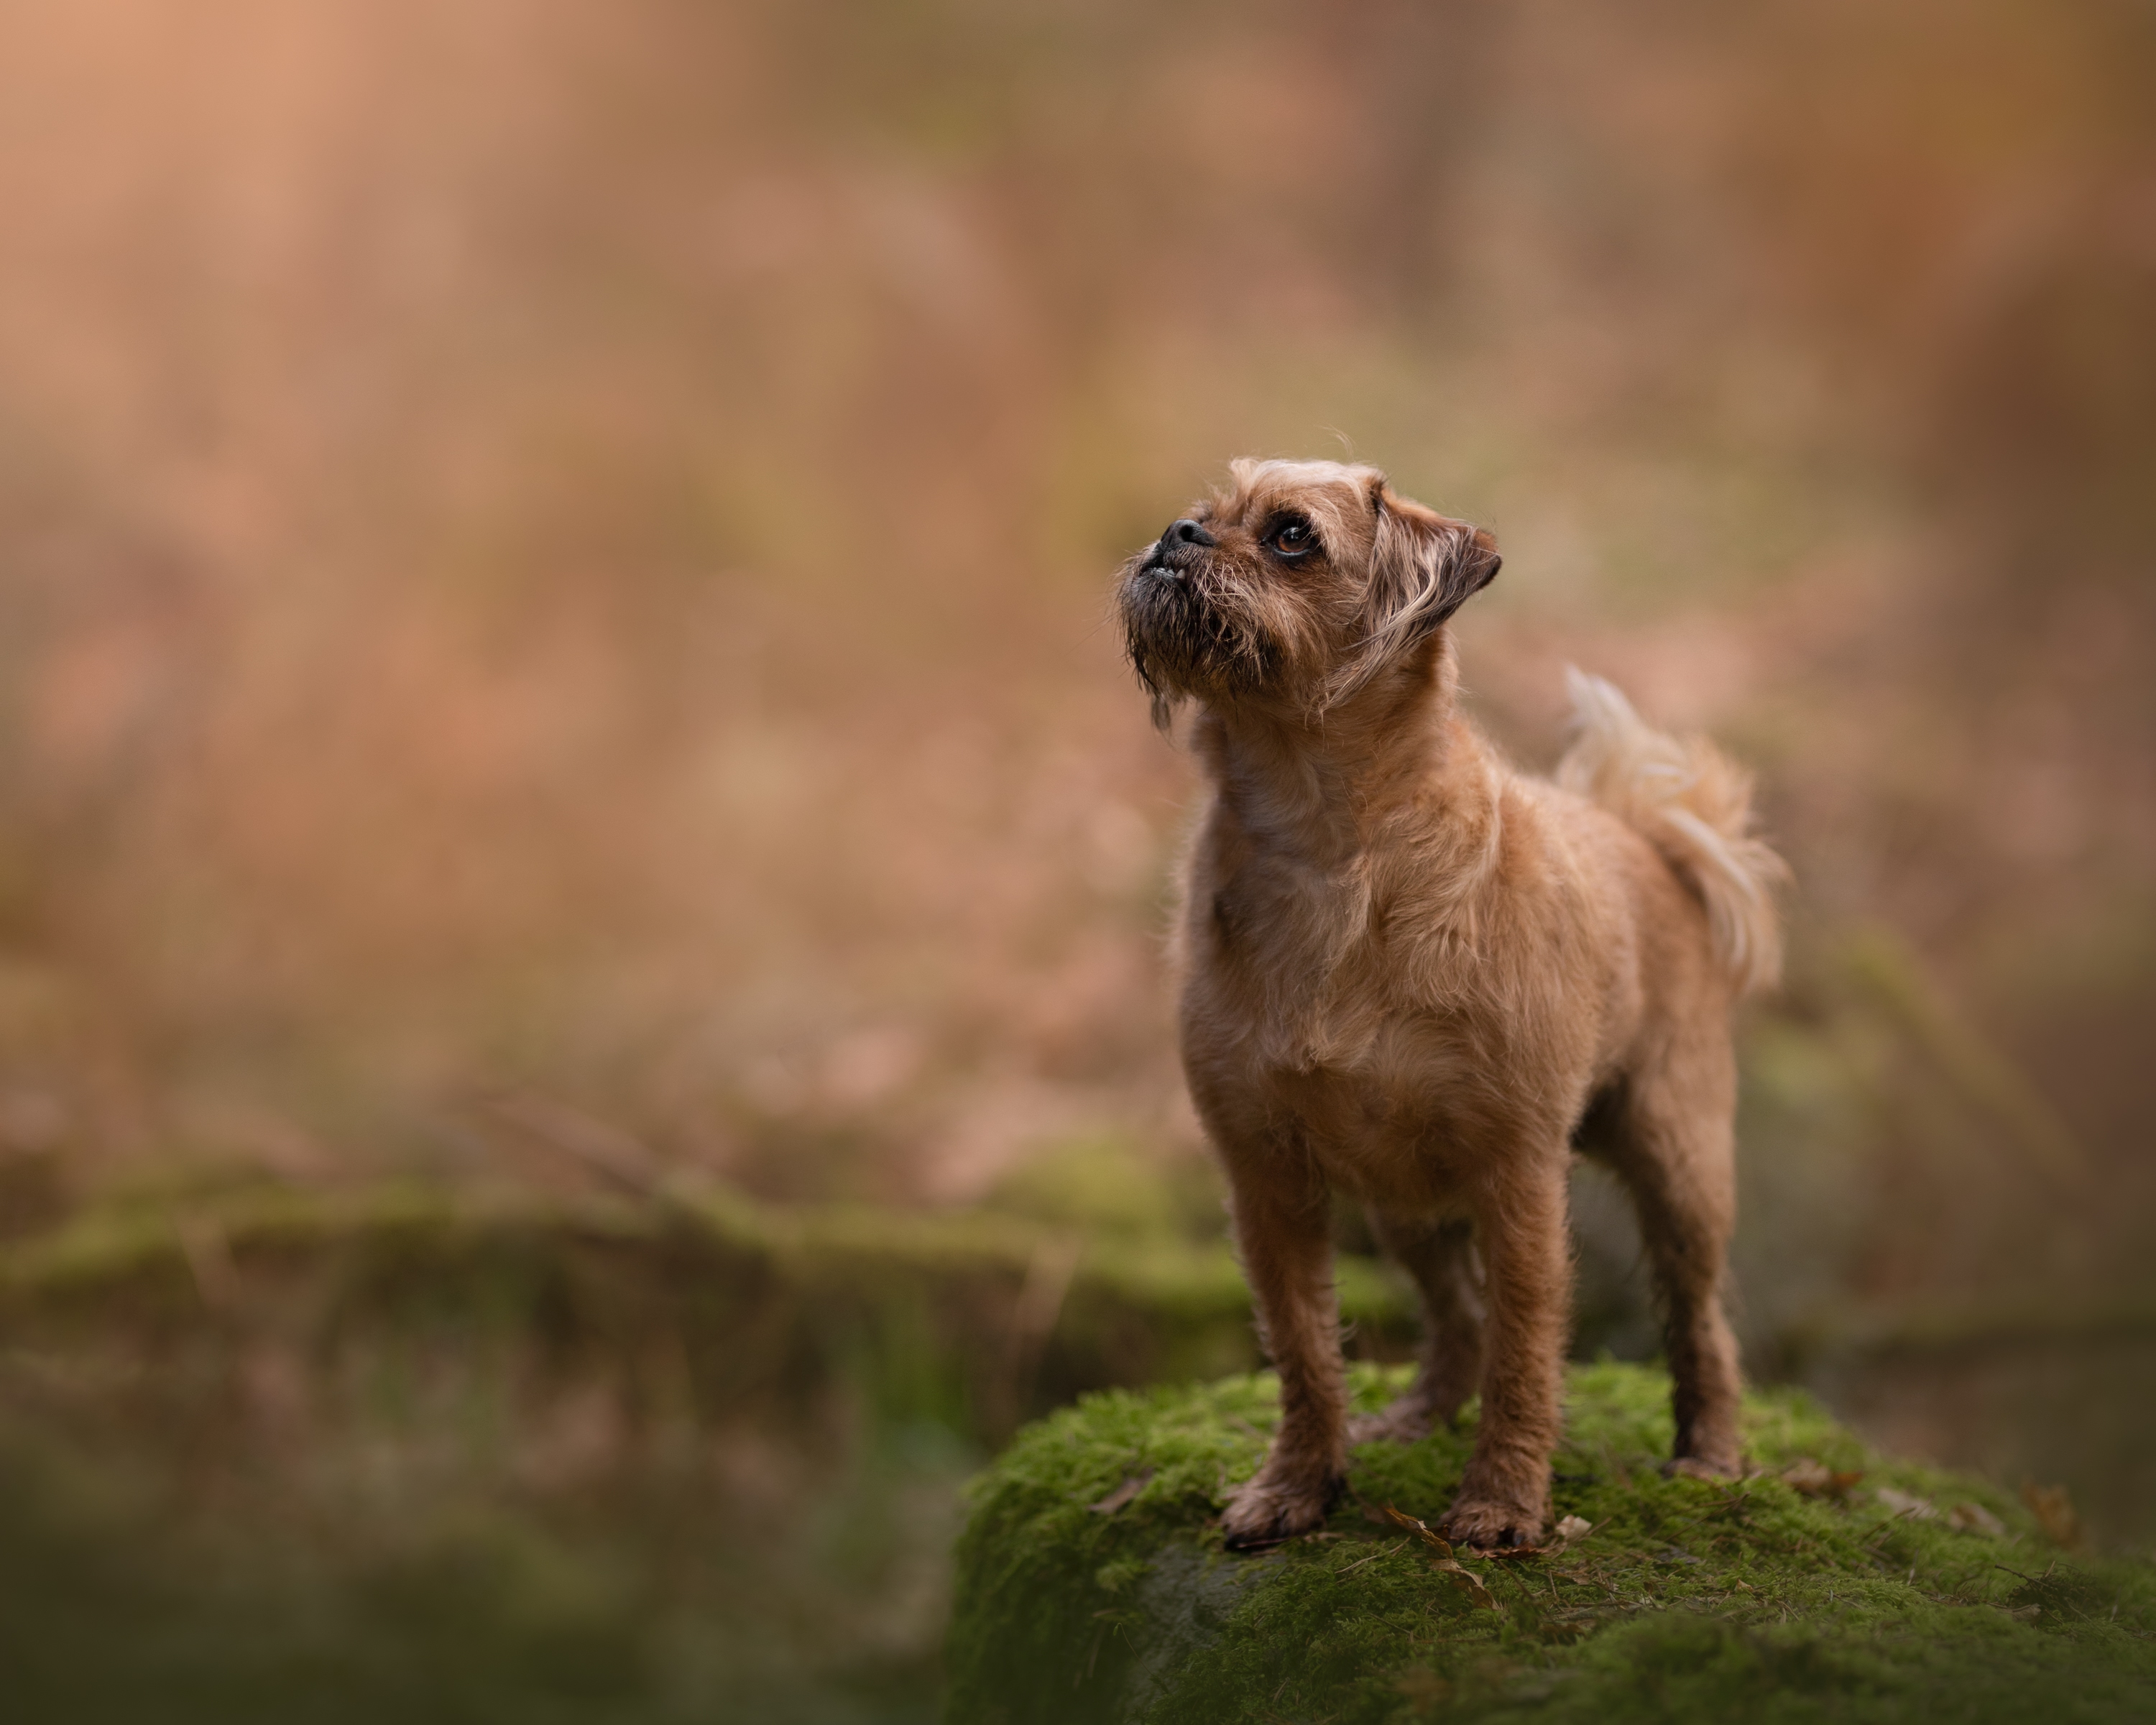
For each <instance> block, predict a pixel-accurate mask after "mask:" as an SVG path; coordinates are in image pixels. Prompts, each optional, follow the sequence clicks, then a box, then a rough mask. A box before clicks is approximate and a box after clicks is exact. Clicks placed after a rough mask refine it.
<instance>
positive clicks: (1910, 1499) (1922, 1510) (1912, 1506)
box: [1877, 1486, 1938, 1522]
mask: <svg viewBox="0 0 2156 1725" xmlns="http://www.w3.org/2000/svg"><path fill="white" fill-rule="evenodd" d="M1877 1495H1878V1498H1879V1501H1880V1502H1881V1504H1883V1505H1885V1506H1886V1507H1887V1508H1888V1509H1891V1510H1892V1511H1893V1512H1894V1513H1895V1514H1896V1515H1897V1516H1907V1517H1908V1518H1909V1519H1910V1520H1911V1521H1912V1522H1928V1521H1930V1520H1931V1519H1932V1518H1933V1517H1934V1516H1936V1515H1938V1510H1937V1509H1936V1508H1935V1507H1933V1503H1932V1500H1931V1499H1930V1498H1928V1497H1917V1496H1916V1495H1915V1494H1913V1493H1912V1492H1908V1491H1896V1490H1895V1489H1894V1488H1893V1487H1892V1486H1881V1487H1880V1488H1879V1491H1878V1494H1877Z"/></svg>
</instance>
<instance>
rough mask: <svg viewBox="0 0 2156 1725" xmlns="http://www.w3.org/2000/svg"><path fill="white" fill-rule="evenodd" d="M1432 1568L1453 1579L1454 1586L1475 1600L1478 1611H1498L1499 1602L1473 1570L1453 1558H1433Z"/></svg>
mask: <svg viewBox="0 0 2156 1725" xmlns="http://www.w3.org/2000/svg"><path fill="white" fill-rule="evenodd" d="M1430 1568H1433V1569H1435V1570H1439V1571H1440V1572H1441V1573H1443V1574H1445V1575H1448V1576H1450V1577H1451V1579H1452V1584H1453V1585H1454V1586H1455V1587H1456V1588H1458V1589H1460V1590H1461V1591H1462V1592H1463V1593H1465V1594H1466V1595H1467V1597H1468V1598H1469V1599H1471V1600H1473V1601H1474V1603H1475V1605H1476V1609H1478V1610H1482V1611H1495V1610H1496V1609H1497V1602H1496V1599H1493V1598H1492V1597H1491V1593H1490V1589H1488V1588H1486V1587H1485V1586H1483V1585H1482V1578H1481V1576H1479V1575H1477V1574H1476V1573H1475V1572H1474V1571H1473V1570H1472V1569H1467V1568H1462V1567H1461V1566H1460V1563H1457V1562H1456V1561H1455V1559H1453V1558H1431V1559H1430Z"/></svg>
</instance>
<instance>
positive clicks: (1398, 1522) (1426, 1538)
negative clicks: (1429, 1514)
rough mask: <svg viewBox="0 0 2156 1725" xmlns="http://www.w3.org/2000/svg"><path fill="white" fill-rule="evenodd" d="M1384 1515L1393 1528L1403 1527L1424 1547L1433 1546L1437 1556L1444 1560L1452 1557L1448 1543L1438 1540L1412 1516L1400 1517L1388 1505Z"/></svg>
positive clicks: (1422, 1523)
mask: <svg viewBox="0 0 2156 1725" xmlns="http://www.w3.org/2000/svg"><path fill="white" fill-rule="evenodd" d="M1384 1513H1385V1518H1386V1519H1387V1520H1388V1521H1389V1522H1392V1524H1393V1525H1394V1527H1404V1528H1406V1529H1407V1530H1408V1532H1410V1533H1412V1534H1414V1535H1415V1537H1416V1538H1419V1539H1420V1540H1421V1541H1422V1542H1423V1543H1424V1544H1425V1545H1433V1546H1435V1547H1436V1548H1437V1550H1438V1553H1439V1555H1440V1556H1442V1557H1446V1558H1450V1556H1451V1555H1452V1546H1451V1543H1450V1542H1449V1541H1447V1540H1445V1539H1443V1538H1440V1537H1439V1536H1438V1535H1437V1534H1436V1533H1435V1532H1433V1531H1432V1530H1431V1529H1430V1527H1429V1526H1428V1525H1427V1524H1426V1523H1424V1522H1419V1521H1417V1520H1416V1519H1415V1518H1414V1517H1413V1516H1404V1515H1402V1514H1401V1513H1400V1512H1399V1511H1398V1510H1396V1509H1394V1507H1392V1505H1391V1504H1387V1505H1386V1506H1385V1508H1384Z"/></svg>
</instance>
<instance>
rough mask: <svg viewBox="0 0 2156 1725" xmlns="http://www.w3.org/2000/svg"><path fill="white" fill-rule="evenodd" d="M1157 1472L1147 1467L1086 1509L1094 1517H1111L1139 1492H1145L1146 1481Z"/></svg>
mask: <svg viewBox="0 0 2156 1725" xmlns="http://www.w3.org/2000/svg"><path fill="white" fill-rule="evenodd" d="M1156 1471H1158V1470H1156V1469H1153V1468H1150V1467H1148V1468H1145V1469H1142V1470H1141V1471H1139V1472H1137V1473H1134V1474H1132V1475H1131V1476H1129V1477H1128V1478H1127V1479H1126V1480H1125V1481H1123V1482H1122V1485H1120V1486H1116V1489H1115V1490H1114V1491H1111V1492H1109V1493H1108V1495H1107V1496H1106V1497H1103V1498H1102V1499H1101V1501H1100V1502H1098V1503H1091V1504H1088V1505H1087V1506H1086V1507H1087V1508H1088V1509H1090V1510H1091V1511H1092V1512H1093V1513H1094V1514H1095V1515H1096V1516H1111V1515H1113V1514H1114V1513H1115V1512H1116V1511H1117V1510H1119V1509H1121V1508H1122V1507H1123V1506H1124V1505H1125V1504H1127V1503H1128V1502H1130V1501H1131V1500H1132V1498H1133V1497H1137V1495H1138V1493H1139V1492H1141V1491H1144V1490H1145V1488H1146V1481H1148V1480H1150V1479H1151V1478H1152V1476H1153V1475H1154V1473H1155V1472H1156Z"/></svg>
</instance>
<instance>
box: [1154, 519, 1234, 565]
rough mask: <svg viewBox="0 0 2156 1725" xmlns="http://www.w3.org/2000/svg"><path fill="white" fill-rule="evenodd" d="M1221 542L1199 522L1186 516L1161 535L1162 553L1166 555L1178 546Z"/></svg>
mask: <svg viewBox="0 0 2156 1725" xmlns="http://www.w3.org/2000/svg"><path fill="white" fill-rule="evenodd" d="M1218 544H1219V540H1217V539H1215V538H1214V536H1212V535H1211V534H1210V533H1209V532H1207V531H1205V529H1204V527H1203V526H1200V525H1199V523H1198V522H1196V521H1192V520H1190V519H1189V518H1188V516H1185V517H1184V518H1183V520H1182V521H1177V522H1175V523H1174V524H1173V526H1170V527H1169V528H1168V531H1166V532H1165V533H1163V534H1162V535H1161V536H1160V554H1161V555H1162V556H1163V557H1166V556H1167V555H1168V552H1172V551H1173V550H1175V549H1176V548H1177V547H1178V546H1184V545H1218Z"/></svg>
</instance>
